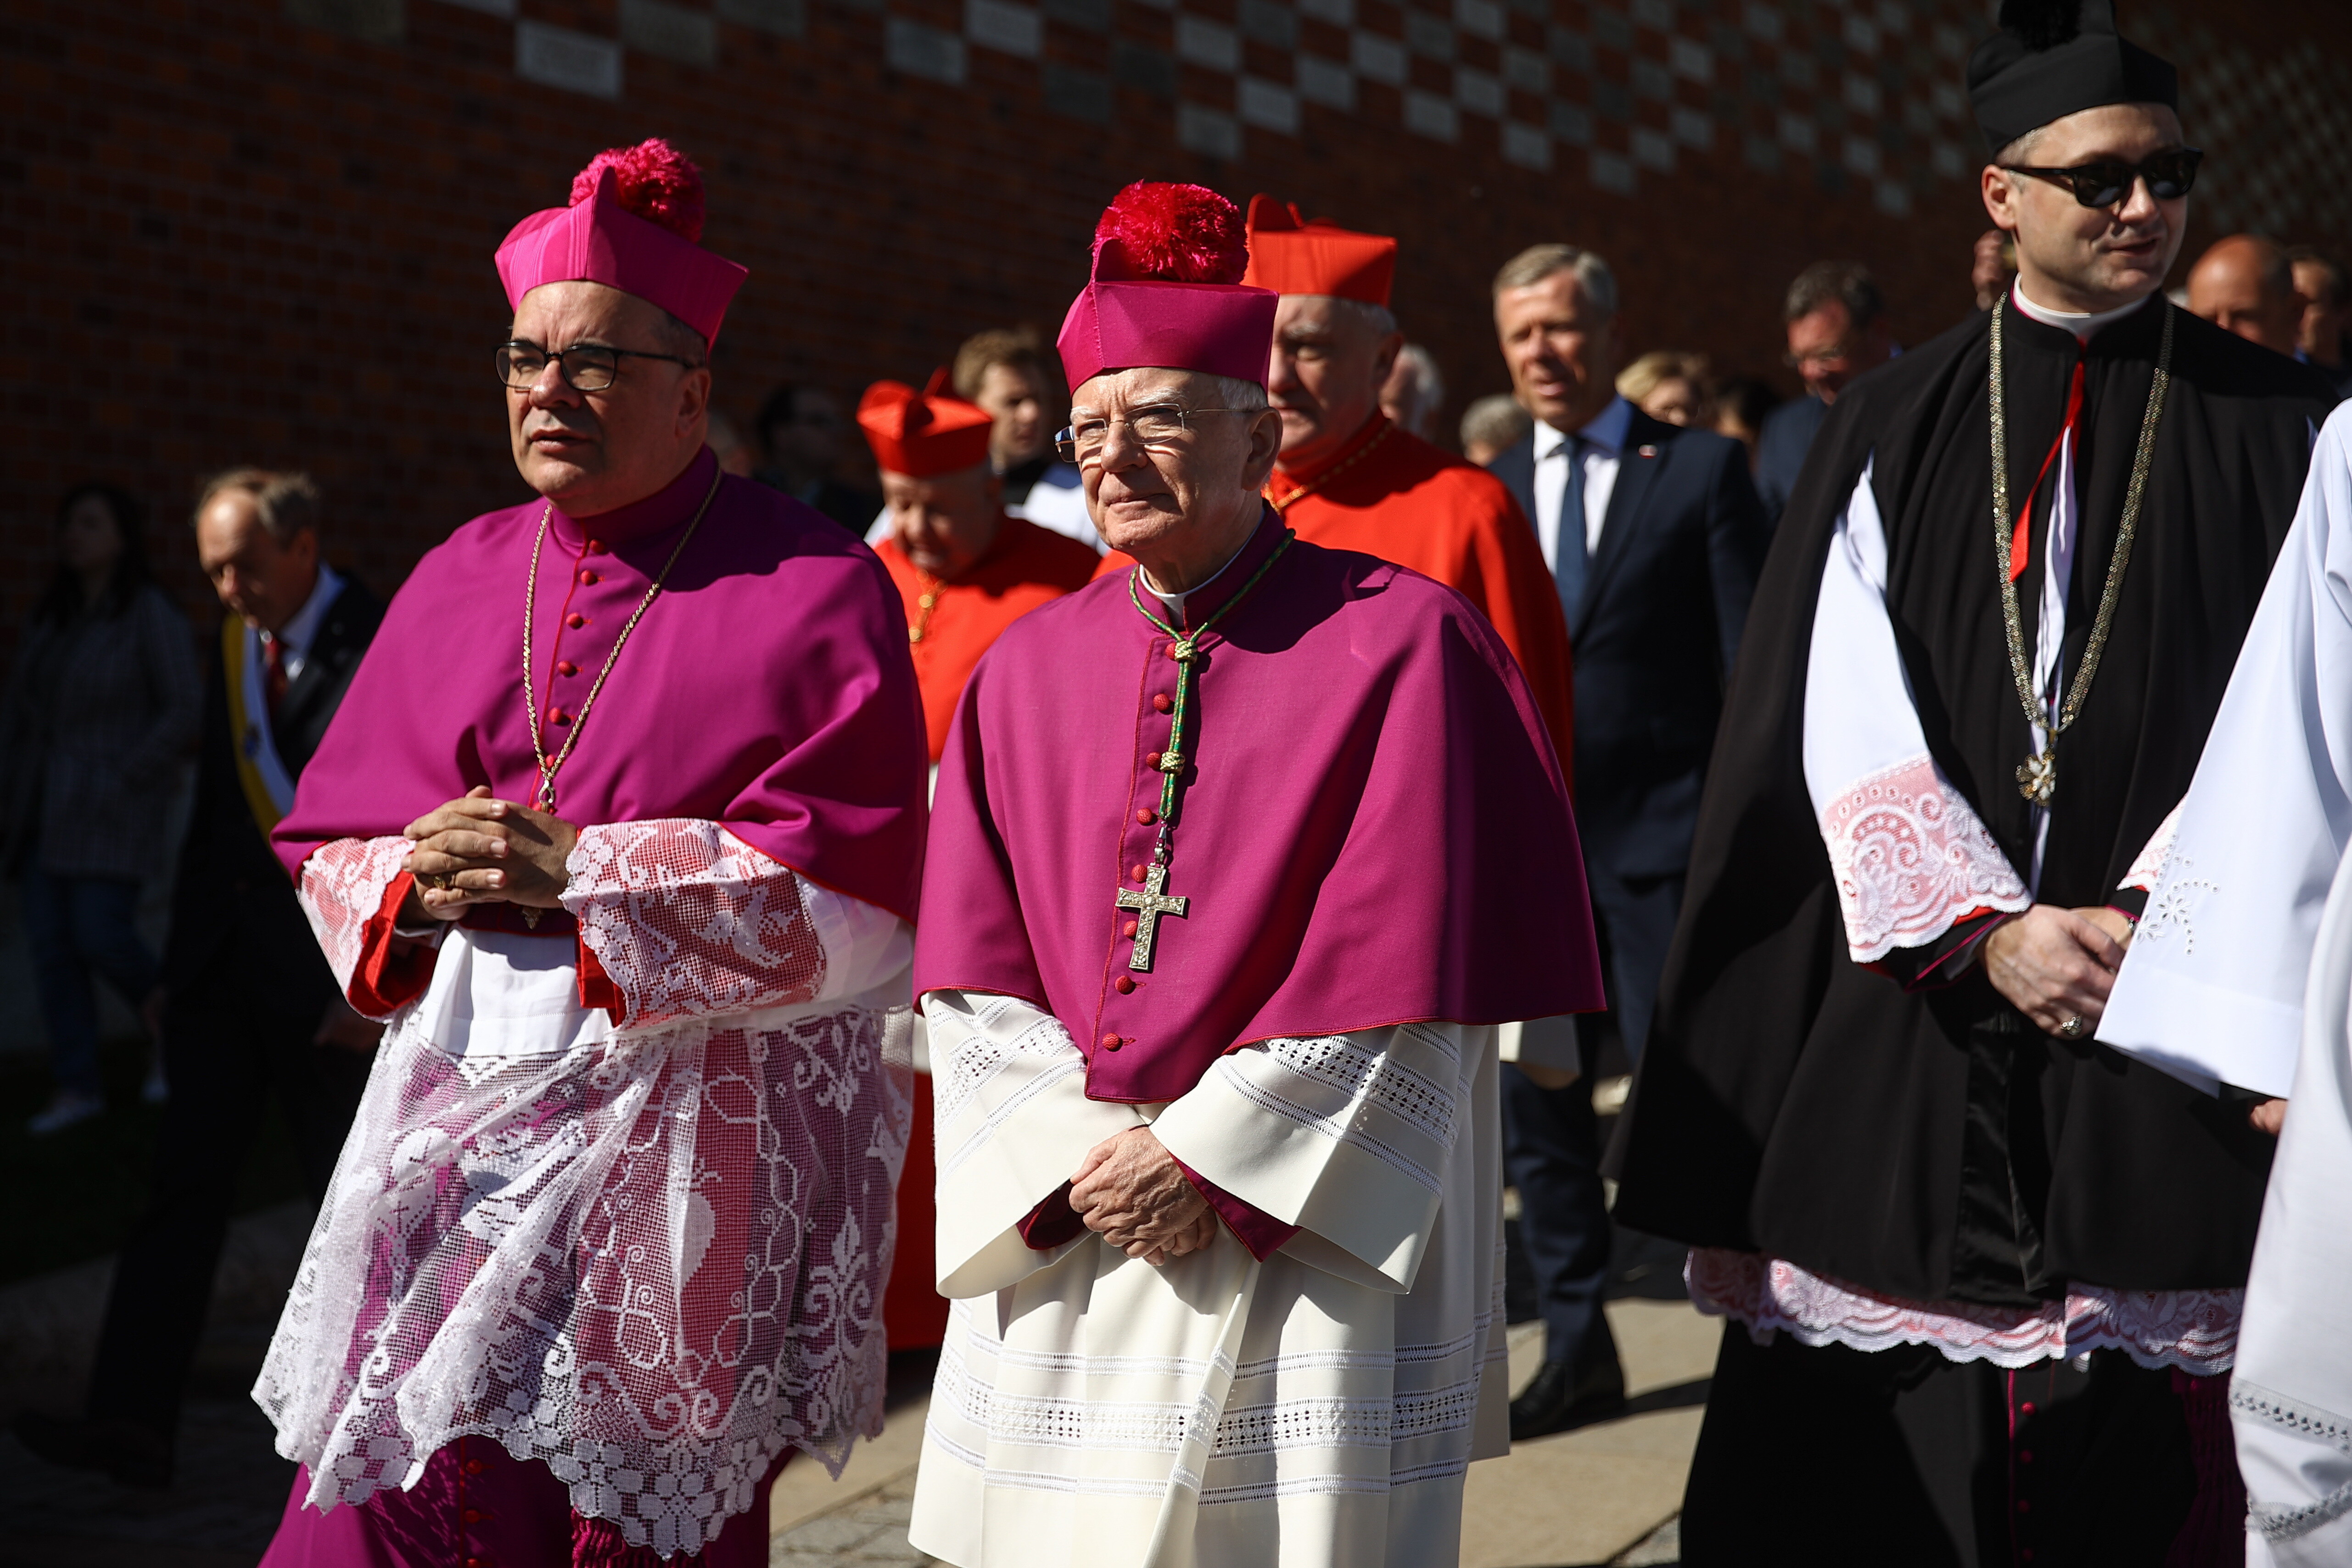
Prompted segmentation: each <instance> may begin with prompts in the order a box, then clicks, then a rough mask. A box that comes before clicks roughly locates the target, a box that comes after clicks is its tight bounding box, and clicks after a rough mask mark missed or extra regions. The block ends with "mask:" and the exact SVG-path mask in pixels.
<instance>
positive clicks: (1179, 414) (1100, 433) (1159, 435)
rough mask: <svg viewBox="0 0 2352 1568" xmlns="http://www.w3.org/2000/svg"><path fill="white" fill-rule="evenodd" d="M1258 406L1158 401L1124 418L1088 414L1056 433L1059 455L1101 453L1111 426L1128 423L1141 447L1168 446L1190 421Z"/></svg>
mask: <svg viewBox="0 0 2352 1568" xmlns="http://www.w3.org/2000/svg"><path fill="white" fill-rule="evenodd" d="M1258 412H1259V410H1257V409H1255V408H1179V407H1177V406H1176V405H1174V404H1172V403H1155V404H1153V405H1150V407H1148V408H1139V409H1136V410H1135V411H1134V412H1133V413H1131V414H1129V415H1128V416H1126V417H1125V418H1123V419H1114V418H1107V417H1102V416H1091V415H1090V416H1087V417H1086V418H1084V419H1080V420H1078V421H1077V422H1076V423H1075V424H1073V425H1071V426H1070V427H1069V428H1068V429H1066V430H1064V431H1063V432H1062V433H1061V434H1060V435H1058V436H1056V437H1054V452H1055V456H1056V457H1058V458H1061V459H1062V461H1064V462H1066V463H1082V462H1085V461H1086V460H1087V458H1095V457H1099V456H1100V455H1101V453H1102V449H1103V447H1104V445H1105V444H1106V443H1108V441H1109V440H1110V427H1111V426H1114V425H1124V426H1127V428H1128V433H1129V435H1131V436H1133V437H1135V440H1136V444H1137V445H1138V446H1140V447H1172V446H1174V445H1176V444H1177V443H1178V442H1179V441H1181V440H1182V439H1183V438H1184V436H1185V434H1186V433H1187V432H1188V431H1190V430H1191V429H1192V426H1191V425H1190V424H1188V423H1186V422H1187V421H1188V420H1192V419H1197V418H1199V417H1200V416H1202V415H1204V414H1255V413H1258Z"/></svg>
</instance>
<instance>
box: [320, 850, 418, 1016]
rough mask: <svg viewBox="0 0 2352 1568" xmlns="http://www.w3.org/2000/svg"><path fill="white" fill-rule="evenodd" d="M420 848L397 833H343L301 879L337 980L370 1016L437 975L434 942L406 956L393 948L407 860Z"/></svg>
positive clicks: (393, 1007)
mask: <svg viewBox="0 0 2352 1568" xmlns="http://www.w3.org/2000/svg"><path fill="white" fill-rule="evenodd" d="M414 847H415V846H414V845H412V844H410V843H409V842H408V840H407V839H405V838H402V837H396V836H395V837H383V838H338V839H335V840H333V841H332V842H331V843H327V844H321V845H320V846H319V847H318V848H316V849H314V850H312V851H311V852H310V858H309V859H307V860H305V861H303V862H302V872H301V875H300V876H299V878H298V879H296V881H295V892H296V894H297V896H298V897H299V899H300V900H301V904H302V912H303V913H304V914H305V915H307V916H309V917H310V931H311V933H312V934H313V935H315V936H316V937H317V938H318V939H319V947H320V951H321V952H324V953H325V954H326V955H327V966H328V967H329V968H330V969H331V970H333V971H334V974H335V984H338V985H340V986H341V987H342V989H343V994H344V996H345V997H346V998H348V999H349V1000H350V1002H351V1005H352V1006H353V1007H355V1008H357V1009H358V1010H359V1011H360V1012H362V1013H363V1014H365V1015H366V1016H369V1017H371V1018H382V1017H386V1016H390V1015H391V1014H392V1013H394V1012H395V1011H397V1010H398V1009H399V1008H400V1007H401V1006H402V1005H404V1004H405V1003H408V1002H410V1001H413V1000H415V997H416V996H418V995H419V994H422V993H423V991H424V990H425V982H426V981H427V980H429V979H430V978H431V977H432V973H433V962H432V950H431V949H430V947H425V946H420V947H416V948H414V949H412V950H411V953H412V954H413V956H412V957H411V958H410V959H408V960H407V961H406V962H401V961H399V960H398V958H397V956H396V955H395V954H394V952H392V947H393V939H394V931H393V921H394V919H395V918H396V917H397V915H398V913H399V908H400V902H401V900H402V899H403V898H404V897H405V896H406V894H407V891H408V877H407V873H406V872H404V871H403V870H402V869H401V866H402V863H403V862H404V861H405V860H406V859H407V858H408V852H409V850H410V849H412V848H414Z"/></svg>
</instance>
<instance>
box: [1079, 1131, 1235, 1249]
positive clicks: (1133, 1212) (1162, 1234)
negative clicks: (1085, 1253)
mask: <svg viewBox="0 0 2352 1568" xmlns="http://www.w3.org/2000/svg"><path fill="white" fill-rule="evenodd" d="M1070 1207H1071V1208H1072V1209H1074V1210H1076V1212H1077V1215H1078V1217H1079V1218H1080V1219H1083V1220H1084V1221H1086V1222H1087V1229H1089V1230H1092V1231H1095V1232H1097V1233H1098V1234H1099V1235H1100V1236H1101V1237H1102V1238H1103V1240H1105V1241H1107V1242H1108V1243H1109V1244H1110V1245H1111V1246H1113V1247H1118V1249H1119V1250H1120V1251H1122V1252H1124V1253H1126V1254H1127V1255H1128V1256H1129V1258H1141V1259H1142V1260H1143V1261H1144V1262H1146V1263H1149V1264H1150V1265H1151V1266H1152V1267H1153V1268H1159V1267H1160V1266H1161V1265H1162V1264H1164V1263H1166V1262H1168V1261H1169V1260H1170V1259H1171V1258H1181V1257H1183V1256H1184V1255H1185V1254H1186V1253H1188V1252H1198V1251H1200V1250H1201V1249H1202V1247H1206V1246H1208V1245H1209V1243H1211V1242H1212V1241H1214V1240H1215V1239H1216V1238H1217V1215H1216V1211H1215V1210H1213V1209H1212V1208H1210V1207H1209V1200H1208V1199H1206V1198H1204V1197H1202V1195H1201V1189H1200V1188H1198V1187H1196V1186H1194V1185H1193V1184H1192V1180H1191V1178H1190V1177H1188V1176H1186V1175H1185V1174H1184V1168H1183V1167H1182V1166H1181V1165H1179V1164H1178V1163H1176V1157H1175V1156H1174V1155H1173V1154H1171V1153H1170V1152H1168V1149H1167V1146H1166V1145H1165V1144H1163V1143H1161V1142H1160V1140H1159V1139H1158V1138H1156V1137H1154V1136H1153V1135H1152V1131H1151V1129H1150V1128H1149V1127H1130V1128H1129V1129H1128V1130H1127V1131H1124V1132H1121V1133H1119V1134H1118V1135H1117V1136H1116V1137H1111V1138H1106V1139H1104V1140H1103V1141H1102V1142H1099V1143H1097V1144H1096V1145H1095V1146H1094V1147H1093V1148H1091V1149H1089V1150H1087V1157H1086V1158H1085V1159H1083V1160H1081V1161H1079V1162H1078V1168H1077V1170H1076V1172H1075V1173H1073V1174H1072V1175H1071V1177H1070Z"/></svg>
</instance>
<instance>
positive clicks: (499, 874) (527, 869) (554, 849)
mask: <svg viewBox="0 0 2352 1568" xmlns="http://www.w3.org/2000/svg"><path fill="white" fill-rule="evenodd" d="M402 832H403V835H404V837H407V838H409V839H411V840H412V841H414V842H415V846H416V847H415V848H414V849H412V850H410V851H409V852H408V858H407V860H406V861H404V863H403V869H404V870H406V871H407V872H408V873H409V874H410V875H411V876H413V877H415V879H416V887H415V890H414V891H412V892H411V893H410V894H409V897H408V903H407V905H406V906H405V907H404V908H403V910H402V911H401V921H402V923H404V924H411V925H413V924H415V923H417V922H418V921H421V920H423V919H425V918H430V919H433V920H439V921H455V920H459V919H462V918H464V916H465V913H466V910H467V908H468V907H469V906H471V905H474V904H488V903H501V902H503V903H509V904H525V905H529V906H530V907H533V908H536V909H542V910H545V909H553V908H554V907H555V906H556V904H557V902H558V901H559V900H560V899H561V898H562V893H563V889H564V888H565V887H566V886H568V885H569V884H570V882H571V880H572V875H571V872H570V871H568V870H567V869H566V868H565V862H566V861H567V860H569V859H570V858H571V856H572V846H573V845H575V844H577V843H578V842H579V841H580V830H579V829H578V828H576V827H574V826H572V825H571V824H570V823H568V822H566V821H564V820H563V819H562V817H559V816H549V815H548V814H547V813H546V812H543V811H533V810H531V809H530V807H529V806H526V805H516V804H515V803H514V802H513V801H510V800H496V799H493V798H492V797H491V795H490V792H489V788H488V786H487V785H479V786H477V787H475V788H473V789H470V790H467V792H466V794H465V795H464V796H463V798H461V799H457V800H453V801H451V802H449V803H448V804H447V805H443V806H440V807H438V808H436V809H435V810H433V811H429V812H427V813H425V815H424V816H420V817H418V818H417V819H416V820H415V821H414V822H412V823H410V824H409V825H408V826H407V827H405V828H404V829H403V830H402Z"/></svg>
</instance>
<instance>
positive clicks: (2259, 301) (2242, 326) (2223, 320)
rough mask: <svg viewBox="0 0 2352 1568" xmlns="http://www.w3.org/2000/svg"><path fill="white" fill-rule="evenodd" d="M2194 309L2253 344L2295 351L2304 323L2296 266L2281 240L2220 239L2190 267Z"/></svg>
mask: <svg viewBox="0 0 2352 1568" xmlns="http://www.w3.org/2000/svg"><path fill="white" fill-rule="evenodd" d="M2189 312H2190V314H2192V315H2198V316H2202V317H2203V318H2205V320H2207V321H2210V322H2212V323H2213V324H2214V325H2215V326H2217V327H2219V328H2221V330H2222V331H2225V332H2235V333H2236V334H2237V335H2238V336H2240V337H2242V338H2243V339H2245V340H2246V341H2247V342H2250V343H2260V344H2262V345H2263V347H2264V348H2266V349H2273V350H2275V351H2277V352H2278V353H2283V354H2289V355H2292V354H2293V353H2294V351H2295V332H2296V330H2297V329H2298V328H2300V327H2301V326H2302V325H2303V296H2302V295H2300V294H2298V293H2296V292H2295V291H2294V268H2293V267H2291V266H2290V265H2288V262H2287V258H2286V251H2285V250H2284V248H2282V247H2280V246H2279V245H2278V244H2277V242H2276V241H2273V240H2268V239H2264V238H2263V237H2262V236H2261V235H2258V234H2233V235H2231V236H2230V237H2229V238H2227V239H2218V240H2215V241H2214V242H2213V244H2212V245H2211V246H2210V247H2208V248H2207V249H2206V252H2205V254H2204V255H2202V256H2200V257H2199V258H2197V265H2196V266H2194V267H2192V268H2189Z"/></svg>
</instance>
